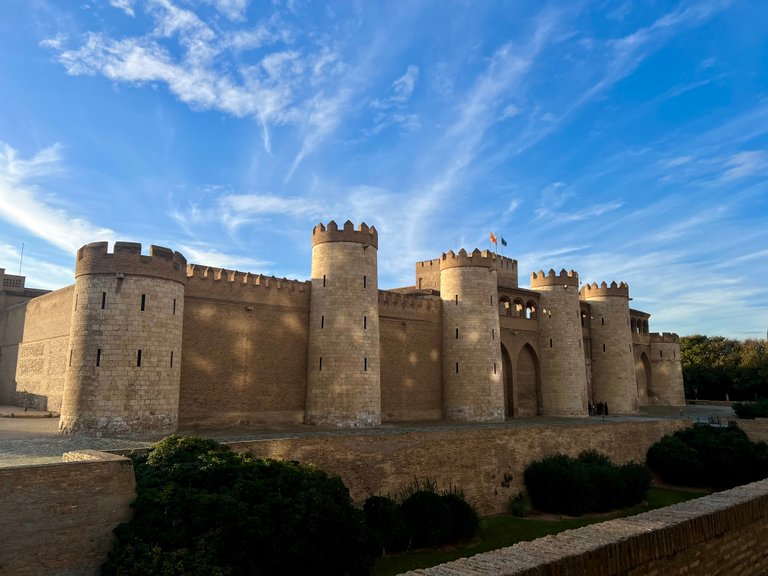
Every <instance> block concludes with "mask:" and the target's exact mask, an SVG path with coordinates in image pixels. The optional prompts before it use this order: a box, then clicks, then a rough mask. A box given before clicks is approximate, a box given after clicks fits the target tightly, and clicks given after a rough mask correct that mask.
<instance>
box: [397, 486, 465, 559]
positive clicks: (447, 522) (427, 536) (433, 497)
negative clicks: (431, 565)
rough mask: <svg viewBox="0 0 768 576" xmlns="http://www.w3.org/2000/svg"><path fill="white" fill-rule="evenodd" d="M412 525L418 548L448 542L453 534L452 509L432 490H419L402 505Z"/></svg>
mask: <svg viewBox="0 0 768 576" xmlns="http://www.w3.org/2000/svg"><path fill="white" fill-rule="evenodd" d="M400 507H401V510H402V512H403V515H404V516H405V518H406V520H407V522H408V523H409V525H410V527H411V534H412V538H411V542H412V545H413V546H414V547H416V548H425V547H429V546H436V545H438V544H443V543H444V542H448V541H449V540H450V538H451V535H452V534H453V518H452V517H451V509H450V508H449V507H448V504H447V503H446V501H445V500H443V498H442V497H441V496H440V495H439V494H437V493H435V492H432V491H430V490H419V491H418V492H414V493H413V494H411V495H410V496H409V497H408V498H406V499H405V500H403V503H402V504H401V505H400Z"/></svg>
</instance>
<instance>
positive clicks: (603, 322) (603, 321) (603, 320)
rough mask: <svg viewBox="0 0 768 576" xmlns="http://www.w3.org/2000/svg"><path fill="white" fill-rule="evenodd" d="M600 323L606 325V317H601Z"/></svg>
mask: <svg viewBox="0 0 768 576" xmlns="http://www.w3.org/2000/svg"><path fill="white" fill-rule="evenodd" d="M600 324H601V325H602V326H605V318H600Z"/></svg>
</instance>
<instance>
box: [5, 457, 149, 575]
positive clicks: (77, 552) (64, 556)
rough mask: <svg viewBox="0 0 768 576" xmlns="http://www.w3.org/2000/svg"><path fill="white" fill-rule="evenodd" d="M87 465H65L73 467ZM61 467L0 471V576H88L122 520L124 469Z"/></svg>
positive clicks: (129, 496) (110, 460) (129, 480)
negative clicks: (0, 512) (4, 575)
mask: <svg viewBox="0 0 768 576" xmlns="http://www.w3.org/2000/svg"><path fill="white" fill-rule="evenodd" d="M83 458H86V459H88V460H87V461H73V460H81V459H83ZM68 460H70V461H68V462H64V463H61V464H46V465H39V466H29V467H19V468H0V502H2V514H0V542H1V543H2V544H1V545H0V574H8V575H9V576H10V575H13V576H54V575H57V576H63V575H66V576H96V575H97V574H98V573H99V567H100V566H101V564H102V563H103V562H104V560H105V558H106V555H107V553H108V551H109V549H110V547H111V543H112V530H113V529H114V528H115V527H116V526H117V525H118V524H120V523H121V522H125V521H127V520H128V519H129V518H130V509H129V505H130V504H131V502H132V501H133V500H134V498H135V481H134V476H133V466H132V464H131V461H130V460H128V459H127V458H122V457H120V456H113V455H111V454H103V453H90V454H72V455H70V456H69V457H68Z"/></svg>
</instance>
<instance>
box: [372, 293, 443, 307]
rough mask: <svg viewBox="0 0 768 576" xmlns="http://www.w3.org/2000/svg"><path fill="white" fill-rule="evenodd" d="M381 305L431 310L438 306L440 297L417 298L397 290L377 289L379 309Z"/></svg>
mask: <svg viewBox="0 0 768 576" xmlns="http://www.w3.org/2000/svg"><path fill="white" fill-rule="evenodd" d="M382 306H385V307H390V308H395V307H396V308H424V309H427V310H432V309H439V308H440V298H439V297H438V296H432V297H428V298H418V297H414V296H410V295H408V294H401V293H399V292H390V291H388V290H379V308H380V309H381V307H382Z"/></svg>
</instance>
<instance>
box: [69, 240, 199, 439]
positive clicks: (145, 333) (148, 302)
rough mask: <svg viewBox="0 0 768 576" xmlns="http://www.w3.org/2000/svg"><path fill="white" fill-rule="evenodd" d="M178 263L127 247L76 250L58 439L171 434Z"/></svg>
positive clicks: (181, 267)
mask: <svg viewBox="0 0 768 576" xmlns="http://www.w3.org/2000/svg"><path fill="white" fill-rule="evenodd" d="M186 265H187V262H186V260H185V258H184V256H182V255H181V254H179V253H178V252H173V251H171V250H169V249H167V248H161V247H159V246H150V249H149V256H142V255H141V244H136V243H132V242H116V243H115V247H114V252H113V253H109V252H108V251H107V243H106V242H94V243H91V244H88V245H86V246H83V247H82V248H80V250H78V252H77V262H76V266H75V296H74V298H75V299H74V302H73V307H72V322H71V327H70V341H69V350H68V357H67V367H66V372H65V375H64V391H63V397H62V407H61V418H60V421H59V431H60V432H61V433H62V434H73V433H82V434H99V435H101V434H104V435H110V434H144V433H170V432H174V431H176V428H177V425H178V406H179V383H180V374H181V372H180V369H181V340H182V327H183V317H184V287H185V284H186V281H187V276H186Z"/></svg>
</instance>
